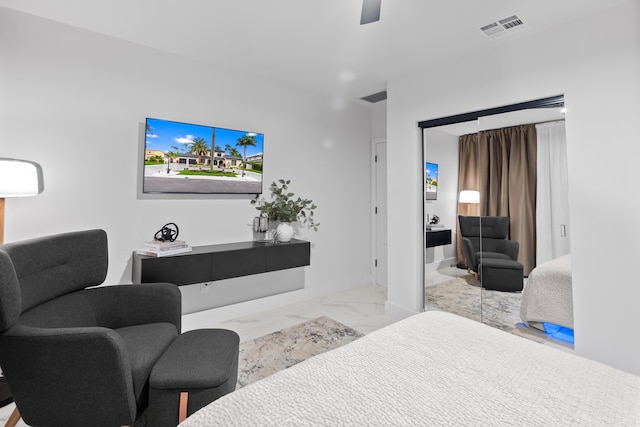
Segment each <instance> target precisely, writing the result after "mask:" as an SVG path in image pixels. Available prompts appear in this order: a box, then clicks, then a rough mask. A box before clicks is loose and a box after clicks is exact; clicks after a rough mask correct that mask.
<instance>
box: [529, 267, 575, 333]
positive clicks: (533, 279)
mask: <svg viewBox="0 0 640 427" xmlns="http://www.w3.org/2000/svg"><path fill="white" fill-rule="evenodd" d="M520 317H521V318H522V320H523V321H524V322H526V323H527V324H528V325H530V326H535V327H538V324H539V323H542V322H550V323H554V324H556V325H560V326H565V327H567V328H571V329H573V284H572V280H571V255H564V256H561V257H559V258H556V259H552V260H551V261H547V262H545V263H543V264H540V265H539V266H537V267H536V268H534V269H533V270H532V271H531V273H529V278H528V279H527V284H526V285H525V287H524V290H523V291H522V300H521V303H520Z"/></svg>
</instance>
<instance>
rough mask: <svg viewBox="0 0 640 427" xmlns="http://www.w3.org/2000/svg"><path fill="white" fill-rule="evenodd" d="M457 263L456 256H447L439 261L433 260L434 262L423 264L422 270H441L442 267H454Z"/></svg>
mask: <svg viewBox="0 0 640 427" xmlns="http://www.w3.org/2000/svg"><path fill="white" fill-rule="evenodd" d="M457 263H458V258H456V257H449V258H445V259H443V260H440V261H434V262H430V263H427V264H425V266H424V270H425V272H433V271H438V270H442V269H443V268H449V267H455V266H456V264H457Z"/></svg>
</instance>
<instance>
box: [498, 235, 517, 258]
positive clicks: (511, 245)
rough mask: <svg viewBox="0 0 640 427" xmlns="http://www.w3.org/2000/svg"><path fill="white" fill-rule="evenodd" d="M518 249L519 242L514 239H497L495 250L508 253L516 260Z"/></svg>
mask: <svg viewBox="0 0 640 427" xmlns="http://www.w3.org/2000/svg"><path fill="white" fill-rule="evenodd" d="M519 250H520V244H519V243H518V242H516V241H515V240H500V241H498V245H497V251H498V252H500V253H503V254H505V255H508V256H509V257H510V258H511V259H512V260H514V261H517V260H518V251H519Z"/></svg>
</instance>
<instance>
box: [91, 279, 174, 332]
mask: <svg viewBox="0 0 640 427" xmlns="http://www.w3.org/2000/svg"><path fill="white" fill-rule="evenodd" d="M83 292H85V296H86V298H87V299H88V300H89V302H90V304H91V306H92V307H93V310H94V313H95V316H96V321H97V324H98V325H99V326H103V327H106V328H112V329H117V328H121V327H125V326H133V325H142V324H148V323H157V322H166V323H172V324H174V325H175V327H176V329H177V330H178V333H180V331H181V324H182V294H181V293H180V289H179V288H178V286H176V285H174V284H171V283H149V284H142V285H114V286H102V287H97V288H92V289H86V290H85V291H83Z"/></svg>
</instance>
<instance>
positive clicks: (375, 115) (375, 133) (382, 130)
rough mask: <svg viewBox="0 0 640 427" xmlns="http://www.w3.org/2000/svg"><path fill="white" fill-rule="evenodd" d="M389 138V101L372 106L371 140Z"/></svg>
mask: <svg viewBox="0 0 640 427" xmlns="http://www.w3.org/2000/svg"><path fill="white" fill-rule="evenodd" d="M386 136H387V101H379V102H376V103H374V104H371V139H376V138H384V137H386Z"/></svg>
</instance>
